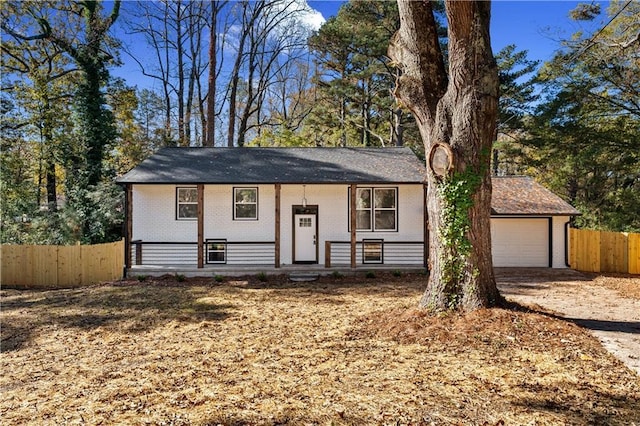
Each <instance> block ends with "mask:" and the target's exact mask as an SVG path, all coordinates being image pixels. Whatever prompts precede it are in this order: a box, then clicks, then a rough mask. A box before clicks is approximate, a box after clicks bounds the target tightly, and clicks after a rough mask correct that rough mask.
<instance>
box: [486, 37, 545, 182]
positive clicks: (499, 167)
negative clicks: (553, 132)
mask: <svg viewBox="0 0 640 426" xmlns="http://www.w3.org/2000/svg"><path fill="white" fill-rule="evenodd" d="M496 62H497V64H498V78H499V80H500V100H499V102H498V126H497V127H496V137H495V143H494V145H493V159H492V168H493V174H494V175H497V176H500V175H517V174H520V175H522V174H524V173H525V172H526V170H527V166H526V164H525V163H526V161H525V160H524V159H523V156H522V155H521V151H522V150H523V145H522V139H523V138H525V137H526V135H527V133H526V131H525V128H526V126H525V120H527V118H528V117H530V116H531V115H532V114H533V111H534V109H535V107H534V104H535V102H536V101H537V100H538V98H539V96H538V94H537V92H536V83H537V82H538V80H537V71H538V67H539V65H540V61H532V60H529V59H528V58H527V51H526V50H524V51H518V50H517V47H516V46H515V45H513V44H511V45H508V46H506V47H504V48H503V49H502V50H500V52H498V54H497V55H496Z"/></svg>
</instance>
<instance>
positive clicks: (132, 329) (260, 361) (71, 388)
mask: <svg viewBox="0 0 640 426" xmlns="http://www.w3.org/2000/svg"><path fill="white" fill-rule="evenodd" d="M639 280H640V278H629V277H596V276H589V275H583V274H578V273H575V272H572V271H549V270H518V271H513V270H510V271H502V270H501V271H498V281H499V283H500V284H499V285H500V287H501V289H502V291H503V293H504V295H505V296H506V297H507V298H508V299H511V300H514V301H515V300H520V301H521V303H525V302H527V303H528V302H529V301H530V302H531V304H530V306H528V307H527V306H521V305H517V304H513V303H512V304H511V305H509V306H507V307H505V308H500V309H498V308H496V309H482V310H478V311H476V312H473V313H470V314H444V315H439V316H432V315H428V314H427V313H426V312H424V311H421V310H418V309H416V308H415V307H416V304H417V302H418V300H419V298H420V295H421V294H422V292H423V290H424V285H425V282H426V276H424V275H420V274H403V275H402V276H396V275H394V274H390V273H387V274H383V273H380V272H376V277H375V278H367V277H366V276H365V275H364V274H362V275H358V276H355V277H353V276H345V277H331V276H329V277H322V278H321V279H320V280H319V281H316V282H311V283H291V282H289V281H288V280H287V279H286V277H284V276H282V277H271V276H270V277H268V279H267V281H265V282H263V281H260V280H259V279H258V277H237V278H231V277H229V278H225V279H222V280H221V281H220V282H218V281H217V280H214V279H212V278H187V279H178V277H175V276H165V277H160V278H153V279H152V278H148V279H146V280H145V281H144V282H139V281H138V280H136V279H132V280H127V281H119V282H113V283H104V284H102V285H97V286H92V287H86V288H79V289H71V290H48V291H42V290H11V289H2V290H0V296H1V298H2V302H1V303H2V307H1V311H0V320H1V330H0V331H1V341H2V347H1V349H2V354H1V356H0V371H1V372H2V374H0V395H1V397H0V419H1V420H0V423H2V424H11V425H85V424H87V425H97V424H104V425H106V424H132V425H228V426H231V425H269V426H271V425H273V426H275V425H305V426H306V425H354V426H355V425H358V426H359V425H369V424H371V425H425V426H426V425H465V426H466V425H485V426H487V425H489V426H490V425H625V426H628V425H632V426H640V376H638V375H637V374H636V373H634V372H633V371H632V370H630V369H629V368H627V367H626V366H625V365H624V364H623V363H622V362H621V361H620V360H618V359H617V358H615V357H613V356H612V355H611V354H610V353H609V352H607V351H606V350H605V349H604V348H603V346H602V345H601V344H600V343H599V342H598V340H596V339H595V338H594V337H593V336H592V335H591V334H590V330H589V329H585V328H583V326H584V325H587V326H591V328H592V329H605V328H606V327H609V328H614V329H615V332H616V333H621V334H622V335H627V334H630V335H635V336H637V329H634V328H632V329H631V331H632V332H631V333H625V330H627V329H626V328H625V327H627V326H628V325H631V326H633V327H637V324H638V319H637V312H638V310H637V305H633V304H632V305H627V303H628V302H629V301H628V300H627V299H626V298H622V297H619V295H620V293H619V292H622V293H623V294H627V295H629V296H631V297H636V298H635V299H634V300H632V303H637V301H638V299H640V297H637V295H636V293H635V289H637V288H638V286H639V285H640V283H639ZM552 301H553V303H560V302H562V303H564V305H562V306H558V305H554V304H552V303H551V302H552ZM572 301H573V303H572ZM547 302H549V303H547ZM583 302H584V306H585V307H584V308H583V310H582V311H576V312H575V313H572V312H570V311H569V308H572V307H573V306H572V305H573V304H575V305H579V304H581V303H583ZM554 306H555V308H554ZM623 306H629V308H628V309H631V312H630V311H629V310H627V311H625V310H623V311H622V312H620V313H618V311H617V309H618V308H621V307H623ZM634 306H636V308H634ZM587 308H591V309H592V310H593V311H592V312H593V314H589V312H591V311H588V310H587ZM602 308H604V310H602ZM561 309H565V310H564V311H561ZM633 309H636V310H635V311H633ZM549 310H553V311H554V312H556V313H555V314H554V313H553V312H550V311H549ZM561 312H565V313H564V314H561ZM599 312H604V314H603V315H610V316H611V317H610V318H611V319H606V318H603V317H601V316H600V314H598V313H599ZM563 315H566V316H567V317H570V318H573V319H575V320H570V321H567V320H566V319H564V318H563ZM618 315H620V317H618ZM607 318H608V317H607ZM589 320H590V321H592V322H589ZM633 330H636V331H633ZM616 336H618V335H616ZM616 338H617V337H616ZM630 350H633V348H631V349H630ZM636 353H638V352H637V349H636ZM623 358H624V357H623ZM627 358H629V357H628V356H627Z"/></svg>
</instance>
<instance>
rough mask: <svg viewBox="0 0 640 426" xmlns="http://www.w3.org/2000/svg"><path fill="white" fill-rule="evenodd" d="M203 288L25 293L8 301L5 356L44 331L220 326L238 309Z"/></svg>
mask: <svg viewBox="0 0 640 426" xmlns="http://www.w3.org/2000/svg"><path fill="white" fill-rule="evenodd" d="M208 296H209V293H208V292H207V291H206V289H205V288H201V287H185V286H180V287H177V286H176V287H171V286H153V285H138V286H95V287H86V288H81V289H74V290H49V291H32V290H28V291H21V292H16V293H13V294H12V295H10V296H5V297H3V301H2V329H1V331H0V332H1V341H2V348H1V349H2V351H9V350H16V349H19V348H21V347H22V346H23V345H24V344H25V343H26V342H28V341H29V340H30V336H31V334H32V333H33V332H34V331H35V330H36V329H38V328H40V327H44V326H60V327H67V328H77V329H79V330H85V331H86V330H93V329H97V328H113V329H120V330H125V331H127V332H131V333H139V332H144V331H148V330H150V329H153V328H155V327H158V326H160V325H162V324H166V323H168V322H171V321H179V322H190V323H199V322H202V321H221V320H224V319H225V318H227V317H228V316H229V315H230V311H231V310H232V309H233V308H234V306H233V305H229V304H219V303H216V302H215V300H214V299H212V298H210V297H208Z"/></svg>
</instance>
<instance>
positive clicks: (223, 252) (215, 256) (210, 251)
mask: <svg viewBox="0 0 640 426" xmlns="http://www.w3.org/2000/svg"><path fill="white" fill-rule="evenodd" d="M206 248H207V263H227V240H207V245H206Z"/></svg>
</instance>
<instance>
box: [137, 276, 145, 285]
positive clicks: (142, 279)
mask: <svg viewBox="0 0 640 426" xmlns="http://www.w3.org/2000/svg"><path fill="white" fill-rule="evenodd" d="M136 278H137V279H138V281H140V282H141V283H142V282H145V281H146V280H147V276H146V275H137V276H136Z"/></svg>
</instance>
